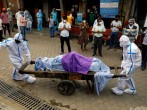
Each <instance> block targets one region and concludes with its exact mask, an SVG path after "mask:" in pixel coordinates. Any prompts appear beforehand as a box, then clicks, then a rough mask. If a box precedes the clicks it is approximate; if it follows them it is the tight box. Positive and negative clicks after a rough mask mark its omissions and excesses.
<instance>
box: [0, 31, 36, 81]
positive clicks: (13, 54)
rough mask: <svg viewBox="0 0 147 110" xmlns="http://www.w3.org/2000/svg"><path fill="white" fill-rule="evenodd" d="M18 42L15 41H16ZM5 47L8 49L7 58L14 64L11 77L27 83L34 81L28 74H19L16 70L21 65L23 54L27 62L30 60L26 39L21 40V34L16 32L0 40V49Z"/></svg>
mask: <svg viewBox="0 0 147 110" xmlns="http://www.w3.org/2000/svg"><path fill="white" fill-rule="evenodd" d="M15 40H17V41H20V43H16V41H15ZM1 48H7V49H8V51H9V58H10V60H11V62H12V64H13V65H14V70H13V79H14V80H24V81H26V82H27V83H33V82H35V80H36V78H34V77H32V76H29V75H28V74H19V73H18V71H19V69H20V68H21V67H22V65H23V60H24V59H23V54H24V55H25V56H26V60H27V61H28V63H29V62H30V61H31V55H30V51H29V49H28V45H27V42H26V41H23V40H22V35H21V34H20V33H17V34H16V35H15V36H14V38H8V39H6V40H4V41H3V42H0V49H1Z"/></svg>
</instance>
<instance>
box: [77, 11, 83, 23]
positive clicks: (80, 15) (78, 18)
mask: <svg viewBox="0 0 147 110" xmlns="http://www.w3.org/2000/svg"><path fill="white" fill-rule="evenodd" d="M82 16H83V14H82V13H77V22H78V23H81V22H82Z"/></svg>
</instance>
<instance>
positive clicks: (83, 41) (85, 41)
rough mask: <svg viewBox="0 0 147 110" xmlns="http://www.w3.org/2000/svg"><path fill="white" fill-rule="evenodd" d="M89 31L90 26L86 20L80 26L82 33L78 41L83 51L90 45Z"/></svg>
mask: <svg viewBox="0 0 147 110" xmlns="http://www.w3.org/2000/svg"><path fill="white" fill-rule="evenodd" d="M88 29H89V25H88V23H87V22H86V20H85V19H83V21H82V23H81V24H80V31H81V32H80V35H79V39H78V44H79V45H81V49H82V51H83V49H85V48H86V45H87V44H88V39H89V35H88Z"/></svg>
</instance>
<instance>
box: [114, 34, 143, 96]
mask: <svg viewBox="0 0 147 110" xmlns="http://www.w3.org/2000/svg"><path fill="white" fill-rule="evenodd" d="M119 42H120V46H121V47H123V60H122V63H121V68H122V69H123V70H122V72H121V73H120V74H125V75H126V77H125V78H118V83H117V87H114V88H112V92H113V93H114V94H116V95H122V94H123V93H128V94H135V93H136V88H135V84H134V81H133V78H132V77H133V75H134V73H136V72H137V70H138V69H139V68H140V66H141V52H140V49H139V48H138V47H137V45H136V44H135V43H131V42H130V40H129V38H128V37H127V36H125V35H122V36H121V38H120V39H119Z"/></svg>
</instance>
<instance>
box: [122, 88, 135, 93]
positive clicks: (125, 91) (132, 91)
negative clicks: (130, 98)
mask: <svg viewBox="0 0 147 110" xmlns="http://www.w3.org/2000/svg"><path fill="white" fill-rule="evenodd" d="M124 93H126V94H136V90H131V89H130V88H128V89H125V90H124Z"/></svg>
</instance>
